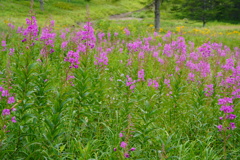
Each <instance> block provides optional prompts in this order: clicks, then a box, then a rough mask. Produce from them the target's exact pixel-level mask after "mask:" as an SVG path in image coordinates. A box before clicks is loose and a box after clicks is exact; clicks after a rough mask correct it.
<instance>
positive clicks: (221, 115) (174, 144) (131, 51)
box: [0, 17, 240, 160]
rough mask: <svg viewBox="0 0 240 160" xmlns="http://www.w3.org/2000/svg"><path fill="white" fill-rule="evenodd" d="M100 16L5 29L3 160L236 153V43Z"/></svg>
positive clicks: (239, 56)
mask: <svg viewBox="0 0 240 160" xmlns="http://www.w3.org/2000/svg"><path fill="white" fill-rule="evenodd" d="M100 24H101V26H105V27H101V26H100ZM100 24H99V26H97V28H96V29H94V28H93V27H92V25H91V23H86V24H85V25H83V26H82V27H80V28H78V27H70V28H64V29H61V30H56V29H55V28H56V27H55V24H54V21H50V22H49V24H48V23H47V24H46V25H45V26H44V27H42V28H39V27H38V25H37V21H36V19H35V17H31V18H30V19H27V24H26V25H25V26H24V27H19V28H17V27H16V26H14V25H13V24H8V26H9V28H8V31H7V32H3V33H1V37H0V41H1V46H0V49H1V54H0V62H1V63H0V73H1V74H0V77H1V82H0V85H1V86H0V92H1V101H0V111H1V112H2V114H1V117H0V118H1V119H0V127H1V130H0V157H1V159H84V160H85V159H89V160H90V159H91V160H93V159H125V158H129V159H138V160H140V159H196V160H198V159H216V160H217V159H238V158H240V157H239V148H240V146H239V144H240V143H239V142H240V141H239V133H240V132H239V127H238V126H239V120H238V118H239V117H238V116H239V109H238V108H239V106H240V103H239V98H240V88H239V86H240V81H239V79H240V63H239V62H240V61H239V60H240V48H239V46H235V47H229V46H227V45H225V44H224V43H216V42H214V39H211V41H206V39H205V37H204V36H205V35H204V33H205V31H202V32H203V33H201V31H196V33H195V32H194V33H191V32H188V33H184V31H182V29H183V28H176V29H177V31H173V30H172V31H161V32H160V34H158V33H154V32H152V29H151V26H150V27H149V29H145V31H144V30H142V29H141V27H139V28H137V29H136V30H134V31H132V30H131V27H132V26H123V28H119V29H118V28H117V27H115V28H111V29H109V26H108V23H107V22H101V23H100ZM104 29H107V30H106V31H104ZM206 35H209V33H206ZM196 36H200V37H204V38H203V39H204V41H201V40H200V41H199V40H197V39H195V37H196ZM228 36H232V35H228ZM235 36H236V35H235ZM191 39H193V41H192V40H191ZM205 41H206V42H205Z"/></svg>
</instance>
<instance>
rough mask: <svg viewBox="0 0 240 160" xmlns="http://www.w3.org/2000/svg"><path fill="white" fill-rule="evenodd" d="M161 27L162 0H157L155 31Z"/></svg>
mask: <svg viewBox="0 0 240 160" xmlns="http://www.w3.org/2000/svg"><path fill="white" fill-rule="evenodd" d="M159 29H160V0H155V32H159Z"/></svg>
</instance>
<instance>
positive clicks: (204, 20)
mask: <svg viewBox="0 0 240 160" xmlns="http://www.w3.org/2000/svg"><path fill="white" fill-rule="evenodd" d="M202 22H203V27H205V25H206V19H205V17H203V19H202Z"/></svg>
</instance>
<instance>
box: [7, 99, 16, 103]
mask: <svg viewBox="0 0 240 160" xmlns="http://www.w3.org/2000/svg"><path fill="white" fill-rule="evenodd" d="M7 103H8V104H12V103H15V99H14V97H8V102H7Z"/></svg>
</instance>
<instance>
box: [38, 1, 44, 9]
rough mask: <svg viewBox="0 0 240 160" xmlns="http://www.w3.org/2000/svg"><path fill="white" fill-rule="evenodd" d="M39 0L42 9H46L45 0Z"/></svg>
mask: <svg viewBox="0 0 240 160" xmlns="http://www.w3.org/2000/svg"><path fill="white" fill-rule="evenodd" d="M39 2H40V7H41V10H42V11H43V10H44V6H43V5H44V2H43V0H39Z"/></svg>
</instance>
